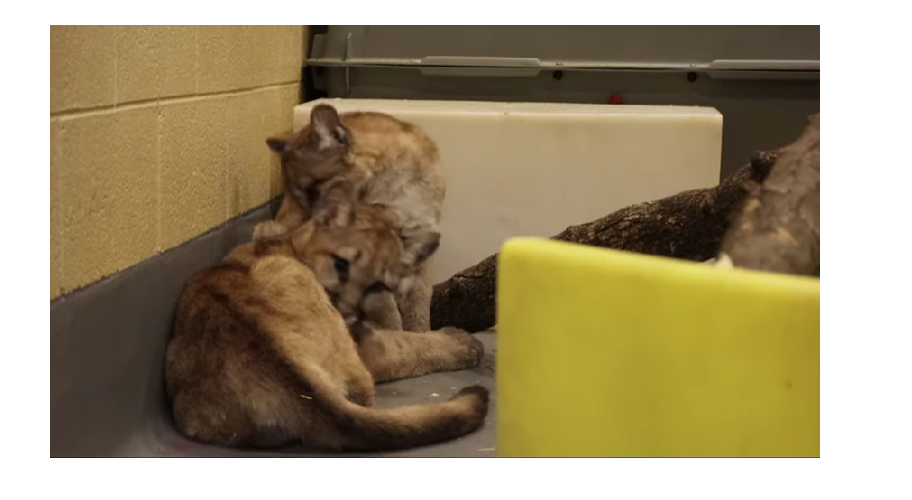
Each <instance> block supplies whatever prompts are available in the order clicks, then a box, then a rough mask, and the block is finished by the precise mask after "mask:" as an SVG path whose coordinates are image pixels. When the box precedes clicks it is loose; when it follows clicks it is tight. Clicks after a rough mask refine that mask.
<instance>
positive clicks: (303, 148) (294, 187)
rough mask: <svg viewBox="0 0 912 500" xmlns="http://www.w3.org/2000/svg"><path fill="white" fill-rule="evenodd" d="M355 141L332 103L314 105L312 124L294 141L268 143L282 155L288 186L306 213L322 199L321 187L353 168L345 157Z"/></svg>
mask: <svg viewBox="0 0 912 500" xmlns="http://www.w3.org/2000/svg"><path fill="white" fill-rule="evenodd" d="M350 141H351V135H350V133H349V131H348V129H346V128H345V126H344V125H342V121H341V120H340V119H339V113H338V112H337V111H336V108H334V107H332V106H330V105H328V104H319V105H317V106H314V108H313V109H312V110H311V112H310V125H307V126H306V127H304V129H303V130H301V132H300V133H298V134H295V135H294V136H293V137H292V138H291V139H288V140H284V139H279V138H269V139H267V140H266V143H267V144H268V145H269V148H270V149H271V150H273V151H274V152H276V153H278V154H279V155H281V158H282V173H283V175H284V176H285V183H286V185H287V186H288V187H289V189H290V191H291V192H292V194H293V195H294V197H295V198H296V199H297V201H298V203H300V204H301V207H302V208H304V209H305V210H308V211H309V209H310V207H311V206H312V205H313V204H314V203H315V202H316V201H317V199H318V198H319V194H320V193H319V192H318V191H317V188H318V186H319V185H320V184H322V183H324V182H326V181H328V180H330V179H332V178H333V177H336V176H338V175H339V174H342V173H344V172H346V171H347V170H348V169H349V166H348V164H347V163H346V162H345V155H346V153H347V152H348V147H349V144H350Z"/></svg>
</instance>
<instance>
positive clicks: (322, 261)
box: [292, 201, 440, 326]
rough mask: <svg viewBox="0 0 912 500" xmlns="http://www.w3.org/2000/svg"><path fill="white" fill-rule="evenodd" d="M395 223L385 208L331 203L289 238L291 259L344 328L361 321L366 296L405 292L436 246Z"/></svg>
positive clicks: (429, 236) (431, 237) (427, 236)
mask: <svg viewBox="0 0 912 500" xmlns="http://www.w3.org/2000/svg"><path fill="white" fill-rule="evenodd" d="M400 220H401V219H400V218H399V216H398V214H396V213H395V211H394V210H393V209H391V208H388V207H382V206H379V205H367V204H363V205H362V204H356V205H353V204H351V203H349V202H340V201H334V202H333V204H332V205H330V206H328V207H326V208H325V209H323V210H321V211H320V212H319V213H317V214H316V215H315V216H314V218H313V219H312V222H311V223H308V224H305V225H304V226H302V227H301V228H300V229H299V230H297V231H296V232H295V235H294V236H293V239H292V242H293V246H294V252H295V254H296V255H297V256H298V258H299V259H301V260H302V261H304V262H305V263H306V264H307V265H308V267H310V269H311V270H312V271H313V273H314V275H316V277H317V281H319V282H320V284H321V285H323V288H325V289H326V292H327V293H328V294H329V297H330V300H331V301H332V303H333V305H334V306H335V307H336V309H337V310H338V311H339V312H340V313H341V314H342V317H343V318H345V322H346V323H347V324H348V325H349V326H351V325H353V324H355V323H356V322H358V321H359V320H361V319H363V317H364V308H365V305H366V304H365V302H366V298H368V297H369V296H370V295H371V294H374V293H379V292H383V291H394V290H400V291H405V290H407V288H408V287H409V286H410V281H411V277H412V276H414V275H415V274H416V273H417V270H418V266H419V265H420V264H422V263H423V262H424V261H425V260H426V259H427V258H428V257H430V256H431V255H432V254H433V253H434V252H435V251H436V250H437V247H438V246H439V245H440V233H438V232H434V231H409V230H405V229H403V228H401V227H400Z"/></svg>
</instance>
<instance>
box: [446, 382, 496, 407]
mask: <svg viewBox="0 0 912 500" xmlns="http://www.w3.org/2000/svg"><path fill="white" fill-rule="evenodd" d="M463 398H471V399H473V400H474V401H473V403H474V405H473V406H474V409H475V411H476V412H477V413H481V414H486V413H487V412H488V402H489V401H490V399H491V395H490V392H489V391H488V389H487V388H485V387H482V386H480V385H471V386H469V387H466V388H464V389H462V390H461V391H459V392H458V393H457V394H456V395H455V396H453V399H463Z"/></svg>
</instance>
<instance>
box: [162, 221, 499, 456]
mask: <svg viewBox="0 0 912 500" xmlns="http://www.w3.org/2000/svg"><path fill="white" fill-rule="evenodd" d="M387 212H388V211H386V210H384V209H382V208H379V207H372V206H356V207H355V208H352V207H351V206H345V205H336V206H333V207H330V208H328V209H327V210H325V211H323V212H321V215H320V216H318V217H315V218H313V219H312V220H310V221H308V222H307V223H305V224H304V225H303V226H301V227H300V228H298V229H296V230H294V231H292V232H288V233H285V234H283V235H281V236H278V237H273V238H267V239H264V240H261V241H254V242H250V243H247V244H244V245H241V246H239V247H237V248H236V249H235V250H233V251H232V252H231V253H230V254H229V255H228V256H227V257H226V258H225V259H224V261H223V263H221V264H220V265H217V266H215V267H213V268H211V269H209V270H207V271H204V272H202V273H200V274H198V275H197V276H195V277H194V278H193V279H192V280H191V281H190V282H189V283H188V284H187V285H186V287H185V289H184V291H183V295H182V297H181V300H180V303H179V306H178V310H177V316H176V320H175V331H174V336H173V338H172V339H171V340H170V342H169V344H168V348H167V354H166V366H165V379H166V385H167V394H168V398H169V400H170V401H171V404H172V409H173V414H174V419H175V423H176V425H177V427H178V429H179V430H180V431H181V432H183V433H184V434H185V435H187V436H189V437H190V438H192V439H194V440H197V441H201V442H205V443H211V444H216V445H221V446H230V447H272V446H282V445H286V444H292V443H299V444H304V445H307V446H310V447H314V448H319V449H327V450H391V449H399V448H406V447H413V446H420V445H425V444H430V443H435V442H440V441H444V440H447V439H451V438H456V437H459V436H462V435H465V434H468V433H470V432H473V431H475V430H476V429H478V428H479V427H480V426H481V425H482V424H483V422H484V418H485V416H486V414H487V411H488V391H487V390H486V389H485V388H483V387H480V386H471V387H467V388H465V389H463V390H462V391H461V392H459V393H458V394H457V395H456V396H454V397H453V398H452V399H450V400H448V401H445V402H442V403H439V404H430V405H415V406H405V407H398V408H376V407H373V406H372V405H373V403H374V383H375V382H380V381H384V380H392V379H397V378H404V377H412V376H419V375H423V374H426V373H430V372H432V371H445V370H458V369H463V368H469V367H474V366H477V365H478V363H479V361H480V359H481V357H482V356H483V354H484V348H483V347H482V345H481V343H480V342H478V341H477V340H476V339H474V338H473V337H472V336H470V335H469V334H467V333H465V332H463V331H460V330H455V329H446V330H442V331H437V332H425V333H411V332H402V331H372V330H368V329H362V330H358V329H355V330H353V331H354V332H355V333H356V334H357V335H358V339H357V343H356V339H355V338H353V334H352V333H350V332H349V329H348V328H347V327H346V320H348V322H349V323H354V322H355V321H356V319H357V316H358V315H359V314H360V312H359V307H360V304H361V303H363V301H364V298H365V296H369V295H371V294H372V292H375V291H379V290H382V289H387V288H395V287H396V286H397V285H398V281H399V280H400V279H401V277H402V276H403V275H404V274H408V273H412V272H414V271H413V270H412V268H414V266H416V265H420V264H421V263H422V262H423V261H424V260H425V259H426V258H427V256H428V255H429V253H430V252H431V251H432V250H433V248H435V247H436V244H437V240H436V239H435V238H434V237H433V236H431V237H427V236H422V237H419V238H414V239H409V238H402V237H401V236H400V235H399V232H398V231H397V230H395V229H394V228H393V223H392V222H393V221H395V220H396V219H395V218H394V217H391V216H390V215H389V214H388V213H387ZM334 304H335V305H336V306H337V307H338V308H339V309H340V310H342V311H344V316H345V319H343V316H342V315H340V314H339V312H338V310H337V309H336V307H334V306H333V305H334Z"/></svg>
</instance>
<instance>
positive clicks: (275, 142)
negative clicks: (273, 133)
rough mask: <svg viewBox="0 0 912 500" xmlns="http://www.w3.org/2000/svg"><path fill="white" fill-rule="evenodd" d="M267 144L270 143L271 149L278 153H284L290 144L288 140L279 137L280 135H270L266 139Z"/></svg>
mask: <svg viewBox="0 0 912 500" xmlns="http://www.w3.org/2000/svg"><path fill="white" fill-rule="evenodd" d="M266 144H268V145H269V149H271V150H273V151H275V152H276V153H284V152H285V148H286V147H287V146H288V141H286V140H284V139H279V138H278V137H270V138H269V139H266Z"/></svg>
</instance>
